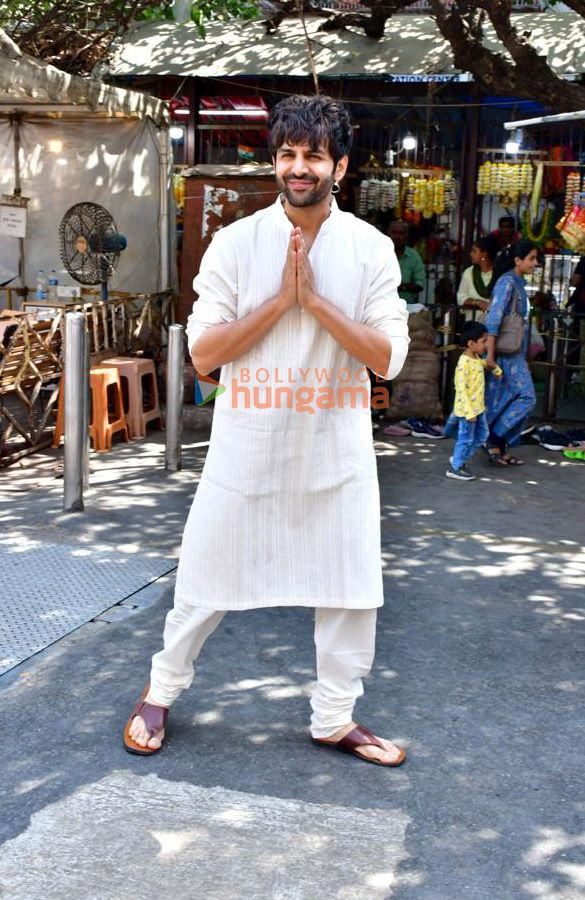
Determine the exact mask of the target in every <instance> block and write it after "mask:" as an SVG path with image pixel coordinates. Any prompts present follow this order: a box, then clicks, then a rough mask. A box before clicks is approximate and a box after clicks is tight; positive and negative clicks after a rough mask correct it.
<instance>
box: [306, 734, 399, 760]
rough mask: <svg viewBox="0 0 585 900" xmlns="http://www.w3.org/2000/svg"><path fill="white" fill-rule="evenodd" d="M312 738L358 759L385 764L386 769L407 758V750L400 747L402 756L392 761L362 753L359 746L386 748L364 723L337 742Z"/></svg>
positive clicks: (314, 741)
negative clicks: (373, 757)
mask: <svg viewBox="0 0 585 900" xmlns="http://www.w3.org/2000/svg"><path fill="white" fill-rule="evenodd" d="M311 740H312V741H313V743H314V744H318V746H319V747H329V749H330V750H342V751H343V752H344V753H351V754H352V755H353V756H357V757H358V759H363V761H364V762H368V763H373V764H374V765H375V766H384V767H385V768H386V769H394V768H396V766H400V765H402V763H403V762H404V760H405V759H406V750H403V749H402V748H399V750H400V756H398V757H397V758H396V759H393V760H392V762H381V761H380V760H379V759H368V757H367V756H364V755H363V753H360V752H359V751H358V747H363V746H365V745H366V744H374V746H375V747H379V748H380V749H381V750H386V747H385V746H384V744H383V743H382V742H381V741H379V740H378V738H377V737H376V736H375V735H374V734H372V732H371V731H368V729H367V728H364V726H363V725H356V727H355V728H353V729H352V730H351V731H349V732H348V733H347V734H346V735H345V737H342V738H341V740H340V741H335V743H332V742H331V741H324V740H321V739H320V738H311Z"/></svg>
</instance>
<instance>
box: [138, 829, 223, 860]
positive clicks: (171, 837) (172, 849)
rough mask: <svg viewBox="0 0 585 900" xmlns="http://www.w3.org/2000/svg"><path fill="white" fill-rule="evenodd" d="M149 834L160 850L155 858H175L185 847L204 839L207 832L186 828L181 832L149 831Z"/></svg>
mask: <svg viewBox="0 0 585 900" xmlns="http://www.w3.org/2000/svg"><path fill="white" fill-rule="evenodd" d="M150 834H151V835H152V837H153V838H154V839H155V841H156V842H157V843H158V845H159V847H160V849H159V852H158V853H157V857H158V858H161V857H163V858H164V857H168V856H177V855H178V854H179V853H182V852H183V850H185V849H186V848H187V847H190V846H191V845H192V844H195V843H197V842H199V841H201V840H203V839H204V838H206V837H207V836H208V834H209V832H208V831H207V830H206V829H204V828H186V829H184V830H181V831H151V832H150Z"/></svg>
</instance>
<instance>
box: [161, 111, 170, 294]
mask: <svg viewBox="0 0 585 900" xmlns="http://www.w3.org/2000/svg"><path fill="white" fill-rule="evenodd" d="M158 141H159V149H160V155H159V193H160V221H159V234H160V269H159V272H160V282H159V289H160V290H161V291H166V290H167V289H168V288H169V286H170V281H171V279H170V263H169V249H170V248H169V191H170V190H171V189H172V177H173V176H172V170H171V166H170V163H171V162H172V158H171V157H170V154H169V131H168V128H161V129H160V131H159V134H158Z"/></svg>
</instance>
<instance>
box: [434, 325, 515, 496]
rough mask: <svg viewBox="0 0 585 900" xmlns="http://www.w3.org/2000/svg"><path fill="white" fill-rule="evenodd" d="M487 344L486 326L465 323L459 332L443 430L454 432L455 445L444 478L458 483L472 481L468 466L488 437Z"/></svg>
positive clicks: (497, 373) (498, 372) (495, 372)
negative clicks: (452, 392) (450, 403)
mask: <svg viewBox="0 0 585 900" xmlns="http://www.w3.org/2000/svg"><path fill="white" fill-rule="evenodd" d="M487 343H488V341H487V328H486V327H485V325H483V324H482V323H481V322H467V323H466V325H465V327H464V328H463V330H462V332H461V344H462V346H463V348H464V349H463V353H462V354H461V356H460V357H459V362H458V363H457V368H456V369H455V404H454V406H453V412H452V413H451V415H450V416H449V420H448V422H447V424H446V426H445V434H451V433H454V432H455V430H456V429H457V442H456V444H455V449H454V451H453V456H452V457H451V462H450V465H449V468H448V469H447V471H446V472H445V475H446V476H447V478H456V479H457V480H458V481H473V479H474V478H475V475H474V474H473V473H472V472H471V471H470V470H469V469H468V467H467V463H468V461H469V460H470V459H471V457H472V456H473V454H474V453H476V452H477V451H478V450H479V448H480V447H481V446H482V445H483V444H485V442H486V441H487V439H488V437H489V426H488V423H487V418H486V414H485V410H486V403H485V368H486V364H487V363H486V360H485V359H482V356H483V354H484V353H485V352H486V350H487ZM492 374H493V375H495V376H496V377H501V374H502V370H501V369H500V368H499V367H498V366H494V367H493V368H492Z"/></svg>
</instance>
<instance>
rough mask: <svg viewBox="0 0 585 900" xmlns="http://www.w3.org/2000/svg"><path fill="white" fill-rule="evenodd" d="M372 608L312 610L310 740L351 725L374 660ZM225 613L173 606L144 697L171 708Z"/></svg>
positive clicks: (374, 622) (191, 675)
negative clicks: (314, 671)
mask: <svg viewBox="0 0 585 900" xmlns="http://www.w3.org/2000/svg"><path fill="white" fill-rule="evenodd" d="M376 614H377V609H375V608H374V609H316V610H315V647H316V651H317V687H316V689H315V690H314V692H313V695H312V697H311V707H312V709H313V715H312V717H311V734H312V735H313V737H316V738H321V737H329V735H330V734H333V733H334V732H336V731H338V730H339V729H340V728H341V727H342V726H343V725H347V723H348V722H350V721H351V718H352V712H353V707H354V704H355V701H356V700H357V698H358V697H361V695H362V694H363V687H362V678H365V677H366V675H367V674H368V672H369V671H370V669H371V667H372V663H373V661H374V651H375V643H376ZM224 616H225V612H224V611H223V610H211V609H202V608H201V607H199V606H191V607H189V606H187V605H186V604H181V603H179V604H177V603H175V607H174V608H173V609H172V610H171V611H170V612H169V613H168V615H167V619H166V623H165V631H164V650H161V651H160V653H156V654H155V656H154V657H153V660H152V672H151V679H150V696H151V699H152V700H153V701H154V702H155V703H159V704H160V705H161V706H171V704H172V703H173V702H174V701H175V700H176V699H177V697H178V696H179V694H180V693H181V692H182V691H184V690H186V689H187V688H188V687H190V685H191V683H192V681H193V664H194V662H195V660H196V659H197V657H198V656H199V653H200V651H201V648H202V646H203V644H204V642H205V641H206V640H207V638H208V637H209V636H210V635H211V634H212V633H213V632H214V631H215V629H216V628H217V626H218V625H219V623H220V622H221V620H222V619H223V617H224Z"/></svg>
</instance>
